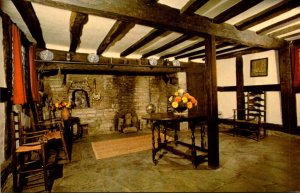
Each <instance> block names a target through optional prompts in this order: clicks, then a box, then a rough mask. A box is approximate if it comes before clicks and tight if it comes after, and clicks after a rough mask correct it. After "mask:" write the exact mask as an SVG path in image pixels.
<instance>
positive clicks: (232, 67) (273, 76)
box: [217, 50, 300, 125]
mask: <svg viewBox="0 0 300 193" xmlns="http://www.w3.org/2000/svg"><path fill="white" fill-rule="evenodd" d="M260 58H268V76H263V77H250V62H251V60H254V59H260ZM235 73H236V60H235V58H230V59H223V60H217V78H218V80H217V82H218V86H220V87H222V86H236V74H235ZM243 73H244V85H245V86H248V85H268V84H280V79H279V68H278V54H277V51H274V50H271V51H266V52H261V53H256V54H249V55H244V56H243ZM299 98H300V97H298V100H297V101H299ZM297 105H298V106H299V102H297ZM218 108H219V113H221V115H220V117H221V118H232V116H233V111H232V109H234V108H236V92H218ZM298 109H299V108H298ZM298 111H299V110H298ZM298 114H299V113H298ZM267 122H268V123H274V124H280V125H281V124H282V117H281V97H280V92H279V91H268V92H267ZM298 123H299V115H298Z"/></svg>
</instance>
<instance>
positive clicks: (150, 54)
mask: <svg viewBox="0 0 300 193" xmlns="http://www.w3.org/2000/svg"><path fill="white" fill-rule="evenodd" d="M191 37H192V36H190V35H182V36H180V37H179V38H177V39H175V40H173V41H171V42H169V43H167V44H165V45H163V46H162V47H159V48H157V49H155V50H152V51H150V52H148V53H145V54H143V56H142V58H147V57H148V56H152V55H154V54H157V53H160V52H162V51H165V50H166V49H169V48H171V47H173V46H176V45H177V44H180V43H182V42H184V41H186V40H188V39H190V38H191Z"/></svg>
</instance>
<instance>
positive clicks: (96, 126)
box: [43, 72, 186, 135]
mask: <svg viewBox="0 0 300 193" xmlns="http://www.w3.org/2000/svg"><path fill="white" fill-rule="evenodd" d="M176 76H177V77H178V78H179V84H170V83H168V82H167V83H166V82H165V80H164V79H163V77H162V76H160V75H151V76H145V75H129V74H124V75H102V74H101V75H93V74H85V75H79V74H67V75H66V77H65V81H54V79H57V77H55V76H50V77H44V79H43V83H44V87H45V88H46V89H45V92H47V94H48V95H49V96H50V97H52V98H53V100H56V99H61V100H72V101H74V103H75V104H76V107H75V108H73V109H72V116H77V117H79V118H80V120H81V123H87V124H88V132H89V135H97V134H103V133H112V132H118V131H117V130H116V125H115V116H116V114H118V113H120V112H123V111H124V110H132V111H134V112H136V114H137V116H138V118H139V120H141V116H142V115H143V114H146V106H147V105H148V104H149V103H150V102H151V103H153V104H154V105H155V106H156V112H166V109H167V96H169V95H170V94H171V93H173V92H174V90H176V89H177V88H178V87H179V86H180V87H181V88H186V82H185V73H182V72H180V73H177V74H176ZM150 99H151V101H150ZM140 126H141V129H143V127H144V126H145V123H144V122H143V120H141V121H140Z"/></svg>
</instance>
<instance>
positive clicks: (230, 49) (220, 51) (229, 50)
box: [189, 45, 246, 60]
mask: <svg viewBox="0 0 300 193" xmlns="http://www.w3.org/2000/svg"><path fill="white" fill-rule="evenodd" d="M242 48H246V46H244V45H237V46H234V47H232V48H227V49H223V50H219V51H216V53H217V56H218V55H220V54H222V53H225V52H232V51H235V50H238V49H242ZM204 57H205V52H203V53H202V54H199V55H195V56H191V57H189V60H194V59H198V58H204Z"/></svg>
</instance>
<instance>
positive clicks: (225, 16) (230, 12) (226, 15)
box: [213, 0, 263, 23]
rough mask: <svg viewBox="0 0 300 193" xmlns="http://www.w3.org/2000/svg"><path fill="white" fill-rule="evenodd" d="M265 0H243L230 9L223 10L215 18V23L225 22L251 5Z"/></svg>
mask: <svg viewBox="0 0 300 193" xmlns="http://www.w3.org/2000/svg"><path fill="white" fill-rule="evenodd" d="M262 1H263V0H251V1H249V0H242V1H241V2H239V3H237V4H235V5H234V6H232V7H230V8H229V9H227V10H225V11H223V12H222V13H220V14H219V15H217V16H216V17H214V18H213V22H214V23H223V22H225V21H227V20H229V19H231V18H233V17H235V16H237V15H238V14H240V13H242V12H244V11H246V10H248V9H250V8H251V7H253V6H255V5H257V4H258V3H260V2H262Z"/></svg>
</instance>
